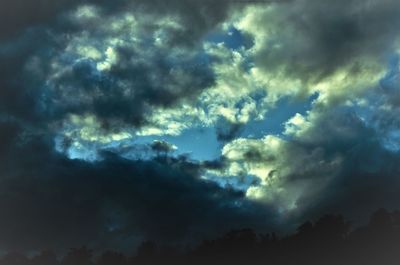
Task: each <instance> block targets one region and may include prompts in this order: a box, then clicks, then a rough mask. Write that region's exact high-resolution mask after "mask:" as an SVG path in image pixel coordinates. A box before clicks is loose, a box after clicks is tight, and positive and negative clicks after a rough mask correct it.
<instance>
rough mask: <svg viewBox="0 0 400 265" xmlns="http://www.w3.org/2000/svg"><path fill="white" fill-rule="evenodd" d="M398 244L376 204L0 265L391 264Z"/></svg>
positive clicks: (15, 256)
mask: <svg viewBox="0 0 400 265" xmlns="http://www.w3.org/2000/svg"><path fill="white" fill-rule="evenodd" d="M399 244H400V211H398V210H397V211H393V212H389V211H387V210H386V209H379V210H377V211H375V212H374V213H373V214H372V215H371V216H370V219H369V221H368V224H366V225H364V226H360V227H354V226H353V225H352V224H351V222H349V221H347V220H346V219H345V218H344V217H343V216H342V215H332V214H327V215H324V216H323V217H321V218H319V219H318V220H316V221H315V222H310V221H306V222H305V223H303V224H302V225H300V226H299V227H298V228H297V229H296V231H295V232H294V233H293V234H290V235H285V236H279V235H277V234H276V233H274V232H270V233H266V234H259V233H257V232H256V231H254V230H252V229H250V228H243V229H238V230H230V231H229V232H227V233H226V234H224V235H223V236H220V237H218V238H215V239H204V240H202V241H201V242H199V243H196V244H194V245H192V246H174V245H168V244H165V245H158V244H157V242H154V241H144V242H142V243H141V244H139V246H137V247H136V250H135V251H132V252H131V253H122V252H118V251H114V250H105V251H96V250H93V249H90V248H88V247H87V246H82V247H77V248H70V249H69V250H68V251H65V252H64V254H60V253H58V254H56V253H55V252H53V251H52V250H50V249H48V250H44V251H41V252H40V253H36V254H31V255H29V256H28V255H26V254H23V253H18V252H16V251H14V252H9V253H7V254H4V255H2V256H0V265H58V264H60V265H131V264H132V265H144V264H146V265H158V264H163V265H168V264H171V265H172V264H175V265H179V264H182V265H183V264H193V265H194V264H199V265H202V264H210V265H212V264H220V265H224V264H229V265H245V264H251V265H258V264H275V265H276V264H282V265H283V264H284V265H292V264H297V265H302V264H308V265H312V264H316V265H317V264H342V265H346V264H348V265H350V264H351V265H369V264H371V265H372V264H385V265H392V264H393V265H395V264H398V261H399V260H400V252H399V251H398V250H399Z"/></svg>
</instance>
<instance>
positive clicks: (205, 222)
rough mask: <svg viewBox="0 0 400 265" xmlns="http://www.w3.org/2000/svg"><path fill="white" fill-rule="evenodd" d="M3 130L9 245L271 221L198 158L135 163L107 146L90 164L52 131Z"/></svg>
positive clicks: (200, 232)
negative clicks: (56, 143) (208, 177)
mask: <svg viewBox="0 0 400 265" xmlns="http://www.w3.org/2000/svg"><path fill="white" fill-rule="evenodd" d="M0 131H1V135H0V136H1V149H0V155H1V157H2V161H4V163H2V165H1V167H0V168H1V172H2V173H1V177H0V183H1V185H0V186H1V188H0V198H1V203H0V214H1V216H3V218H2V219H1V221H0V235H1V240H0V248H1V249H3V250H7V249H20V250H35V249H36V250H38V249H42V248H56V249H65V248H68V247H72V246H76V245H83V244H88V245H89V246H92V247H95V248H96V249H97V248H98V249H100V248H110V247H112V248H121V249H123V250H130V249H131V248H132V245H134V244H136V243H138V242H140V241H141V240H142V239H155V240H158V241H160V242H163V241H164V242H168V243H171V242H181V243H182V242H191V241H192V240H196V239H200V238H203V237H204V236H205V235H212V234H215V233H218V232H219V231H220V230H224V229H225V228H226V227H243V226H246V225H248V226H256V227H259V228H266V227H268V225H270V224H272V222H273V221H272V219H271V221H269V222H268V223H267V222H266V220H267V219H266V218H267V217H268V216H269V213H267V212H268V211H262V213H261V211H260V208H259V206H257V204H255V203H251V202H249V201H247V200H246V199H245V198H244V197H243V193H241V192H235V191H233V190H224V189H222V188H220V187H218V186H217V185H216V184H213V183H211V182H206V181H204V180H201V179H200V172H201V170H202V169H201V168H202V166H201V165H199V164H196V163H194V162H190V161H187V160H184V159H177V158H168V160H164V158H162V157H161V158H158V159H154V160H148V161H136V162H135V161H130V160H125V159H122V158H120V157H119V156H117V155H114V154H111V153H109V154H103V155H104V160H102V161H99V162H96V163H88V162H83V161H80V160H70V159H67V158H66V157H64V156H63V155H62V154H60V153H57V152H55V151H54V150H53V149H52V142H51V140H50V141H49V140H48V139H47V137H46V136H43V137H39V138H38V137H35V138H33V139H30V140H27V141H22V140H21V138H20V137H21V133H22V131H21V130H20V128H19V126H18V125H15V124H14V123H13V122H7V123H4V122H3V123H1V130H0ZM216 220H218V221H216Z"/></svg>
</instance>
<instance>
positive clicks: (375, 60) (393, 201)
mask: <svg viewBox="0 0 400 265" xmlns="http://www.w3.org/2000/svg"><path fill="white" fill-rule="evenodd" d="M250 2H251V1H249V3H245V2H244V1H243V2H242V1H228V0H225V1H224V0H221V1H208V0H207V1H197V0H187V1H183V0H171V1H161V0H151V1H145V0H137V1H128V0H118V1H113V2H112V3H111V2H110V1H95V0H88V1H83V0H73V1H64V0H59V1H48V0H40V1H33V0H32V1H31V0H14V1H10V0H5V1H2V2H1V3H0V161H1V163H0V252H1V251H2V250H5V251H8V250H22V251H32V250H40V249H47V248H53V249H56V250H63V249H66V248H69V247H76V246H80V245H89V246H90V247H93V248H95V249H107V248H111V249H120V250H123V251H130V250H131V248H132V249H133V246H134V245H135V244H138V243H139V242H141V241H142V240H147V239H152V240H156V241H160V242H168V243H177V244H181V245H184V244H185V243H187V242H189V243H192V242H193V241H196V240H199V239H203V238H205V237H209V236H214V235H216V234H219V233H222V232H225V231H226V230H228V229H230V228H238V229H239V228H244V227H251V228H254V229H256V230H257V231H267V230H269V231H271V230H275V231H285V232H286V231H288V230H291V229H292V228H293V227H295V226H297V225H298V224H299V223H300V222H301V221H304V220H305V219H307V218H317V217H319V216H320V215H321V214H324V213H328V212H331V213H343V214H345V215H346V216H348V217H350V218H352V220H354V221H356V222H363V220H364V219H363V218H364V217H366V216H367V215H368V214H370V213H371V212H372V211H373V210H375V209H376V208H379V207H388V208H398V207H400V205H399V203H398V202H399V199H400V198H399V195H398V194H400V193H399V190H400V182H399V174H400V167H399V165H400V154H399V150H400V144H399V141H400V136H399V135H400V132H399V129H398V128H399V124H400V122H399V118H398V117H399V115H398V114H399V102H400V100H399V98H400V96H399V82H398V79H399V78H398V77H399V70H398V68H399V63H398V61H399V59H398V56H397V55H394V54H395V53H396V52H398V49H399V47H400V45H399V44H400V42H399V41H398V40H399V38H398V35H399V33H400V32H399V29H400V27H399V26H400V16H399V13H400V2H399V1H396V0H383V1H378V0H371V1H361V0H347V1H344V0H343V1H341V0H340V1H330V2H327V1H318V0H297V1H296V0H294V1H260V2H265V3H260V2H259V3H250ZM267 2H268V3H267ZM271 2H273V3H271ZM246 7H253V11H251V12H252V13H251V12H250V11H248V9H246ZM249 10H251V9H249ZM246 12H250V14H247V13H246ZM237 17H239V20H240V19H244V20H245V22H246V21H250V23H248V24H246V23H238V25H236V26H237V29H235V30H236V31H237V32H236V33H235V34H238V35H239V34H242V35H241V36H246V41H247V38H249V39H250V38H252V42H251V43H252V45H251V47H250V46H249V47H247V46H246V45H240V44H241V43H240V40H236V39H234V40H231V41H232V42H238V43H233V44H234V45H232V46H235V47H236V46H237V47H239V48H237V49H231V48H229V47H227V45H226V43H224V42H221V43H212V40H209V39H210V38H211V37H210V33H215V32H220V31H224V30H226V28H232V27H234V25H235V23H236V21H234V20H235V19H237ZM242 22H243V21H242ZM224 23H225V24H224ZM239 24H240V25H239ZM229 34H230V36H231V37H232V35H234V34H233V33H232V32H230V33H229ZM236 37H237V36H236ZM221 38H222V37H221ZM232 38H234V37H232ZM238 39H240V38H238ZM224 45H225V46H224ZM210 47H211V48H210ZM211 53H213V54H211ZM223 53H226V54H223ZM221 54H223V55H221ZM213 56H214V57H216V58H218V59H216V60H215V61H217V63H215V61H213V59H211V58H212V57H213ZM226 58H229V60H228V61H227V62H225V61H226V60H227V59H226ZM388 58H389V59H390V60H391V61H390V65H389V70H388V71H387V72H388V73H387V74H386V75H385V76H383V77H382V79H381V82H380V83H377V84H374V85H371V86H368V87H366V88H364V87H362V88H359V87H356V85H354V83H357V84H359V83H361V84H364V83H363V82H358V80H355V81H354V80H353V79H352V77H353V76H357V78H358V77H359V76H362V75H359V73H360V72H362V69H364V68H365V65H369V63H370V62H371V64H373V65H379V67H376V68H374V67H372V68H371V69H373V70H374V71H375V70H377V69H379V70H381V68H382V69H384V68H385V67H386V60H387V59H388ZM238 62H239V63H238ZM244 64H245V65H246V67H242V66H240V67H237V66H238V65H244ZM382 65H383V66H382ZM229 67H232V68H233V70H232V69H230V68H229ZM235 67H236V68H235ZM242 68H246V69H242ZM367 68H368V67H367ZM227 69H228V70H227ZM377 71H378V70H377ZM342 72H344V73H345V74H343V76H344V77H343V76H341V75H340V74H341V73H342ZM337 73H339V77H338V78H336V76H335V74H337ZM368 73H369V72H368ZM374 74H375V73H374ZM377 74H378V73H377ZM263 75H265V76H266V77H265V76H263ZM221 76H222V77H221ZM276 76H279V78H281V79H279V78H278V79H277V80H278V81H279V82H275V80H274V78H275V77H276ZM332 76H333V77H332ZM329 77H332V78H331V79H329ZM223 78H225V79H229V80H228V81H226V80H222V79H223ZM251 78H253V79H254V80H253V79H251ZM263 78H264V79H267V82H266V85H265V87H264V86H263V85H260V82H259V81H260V80H263ZM362 78H364V79H369V76H368V77H365V76H362ZM325 79H326V80H328V81H327V82H325V83H324V84H323V85H320V83H319V82H320V81H321V80H325ZM354 79H356V78H354ZM371 79H373V78H372V77H371ZM243 80H244V81H243ZM287 80H289V81H287ZM292 80H295V81H296V83H295V85H293V82H291V81H292ZM286 81H287V82H286ZM309 81H310V82H309ZM353 81H354V82H353ZM367 81H368V80H367ZM341 82H344V83H345V85H341V84H342V83H341ZM275 83H277V84H275ZM365 83H366V84H368V85H369V83H368V82H365ZM304 84H306V87H305V89H303V87H302V86H303V85H304ZM349 84H350V85H349ZM307 85H309V86H307ZM236 86H237V87H236ZM259 86H263V87H262V88H260V89H261V90H262V91H261V92H260V91H255V90H256V89H258V87H259ZM291 86H296V87H294V88H293V87H291ZM297 86H299V87H297ZM232 87H233V88H232ZM275 87H279V89H278V92H276V91H273V88H275ZM353 87H356V88H354V89H353ZM212 89H214V90H221V91H222V92H221V93H220V94H218V93H214V94H213V93H211V92H210V90H212ZM214 90H213V91H214ZM247 90H249V91H247ZM300 90H301V92H302V93H305V94H307V91H309V90H313V94H315V95H317V96H316V97H315V99H313V101H312V102H311V103H310V102H308V103H310V105H311V107H310V109H308V110H306V111H304V113H303V114H299V113H297V114H295V116H294V117H292V118H291V119H290V120H288V121H284V122H283V125H284V126H282V127H284V128H285V130H284V131H281V132H279V133H276V134H274V135H272V134H268V132H265V137H264V138H262V139H255V138H248V139H245V138H241V137H242V135H241V133H242V131H243V130H242V129H243V128H244V127H245V126H246V124H247V123H251V122H253V120H251V119H252V118H253V117H252V116H251V115H253V113H256V114H258V117H257V124H261V123H262V122H261V121H262V119H264V118H265V117H264V116H263V115H264V113H267V114H266V115H268V114H269V113H268V112H267V111H266V109H270V108H272V107H276V105H277V104H276V102H277V101H278V100H279V99H280V97H281V95H285V96H288V97H291V96H293V97H295V98H296V99H298V100H301V99H299V97H298V94H299V93H298V91H300ZM303 90H304V91H306V92H304V91H303ZM227 91H228V92H227ZM243 91H245V92H246V91H247V92H248V95H251V94H258V92H260V93H259V94H260V95H262V96H260V99H259V101H260V102H257V104H255V103H254V101H252V100H253V99H252V98H251V96H247V97H246V95H247V94H245V92H243ZM287 91H289V92H287ZM290 91H295V92H293V93H292V94H293V95H291V92H290ZM355 91H356V92H355ZM206 92H210V94H207V93H206ZM214 92H215V91H214ZM236 93H237V95H239V96H237V97H238V98H239V97H241V96H242V94H244V95H245V96H243V98H242V99H241V100H238V102H242V103H243V104H235V102H234V98H235V95H236ZM241 93H242V94H241ZM274 93H275V94H274ZM264 95H265V98H267V97H269V96H271V95H272V96H271V98H273V97H274V96H275V95H278V96H276V98H275V99H274V100H275V101H273V100H271V102H264V101H263V100H264ZM343 95H344V96H343ZM225 97H226V98H225ZM304 98H307V97H304ZM257 100H258V99H257ZM329 100H331V101H335V102H336V103H337V104H335V105H330V104H328V103H327V102H330V101H329ZM266 101H267V100H266ZM205 102H206V103H205ZM232 102H233V103H232ZM253 103H254V104H253ZM308 103H307V104H308ZM203 104H204V105H207V104H208V105H207V107H205V108H204V109H202V108H201V107H202V106H203ZM268 104H270V106H269V105H268ZM307 104H306V105H307ZM230 105H232V106H240V107H237V109H239V108H240V110H237V109H236V112H235V111H232V109H230V108H229V106H230ZM264 105H268V106H267V107H264ZM261 108H265V109H261ZM174 111H175V112H174ZM178 111H179V113H178ZM288 112H289V110H288ZM290 112H292V111H291V110H290ZM171 113H172V114H171ZM215 113H217V114H218V115H219V116H218V115H216V114H215ZM260 113H261V114H260ZM174 115H175V116H177V117H178V116H179V115H181V116H184V115H188V116H189V115H192V116H195V118H187V120H185V122H184V126H181V124H179V122H178V121H176V120H175V119H174V118H176V117H175V116H174ZM213 115H214V116H213ZM285 115H286V113H285ZM285 115H283V116H285ZM290 115H292V114H290ZM290 115H289V116H290ZM171 116H172V118H171ZM181 116H179V118H180V117H181ZM192 116H190V117H192ZM215 116H216V117H217V118H215ZM184 117H186V116H184ZM176 119H177V120H178V118H176ZM196 119H199V120H201V121H202V122H203V123H201V124H200V125H198V124H196V123H195V122H194V120H196ZM277 119H279V117H278V118H277ZM248 120H251V121H248ZM266 120H267V121H270V120H271V121H274V117H272V118H271V119H266ZM82 124H83V125H82ZM164 124H167V125H168V126H170V127H171V128H173V129H176V131H178V133H176V131H174V133H175V134H177V135H178V136H181V135H179V134H180V133H181V132H182V130H190V129H196V130H197V129H199V127H200V129H203V128H201V127H207V128H206V129H209V128H208V127H211V128H212V130H210V131H212V132H215V135H213V136H215V138H216V142H218V143H214V144H215V145H217V144H219V145H220V146H219V147H218V148H221V150H218V154H217V155H216V156H217V157H216V158H215V157H213V158H210V159H203V160H195V159H193V158H192V157H191V156H190V155H187V154H182V153H180V146H179V144H180V143H181V142H179V139H178V140H177V141H175V142H174V140H176V138H173V137H172V136H171V135H173V136H176V135H174V133H170V132H168V133H167V132H165V131H161V132H158V131H157V130H154V128H153V127H157V126H160V127H161V125H164ZM74 126H75V127H74ZM79 126H81V127H79ZM152 126H153V127H152ZM179 126H181V127H179ZM255 127H256V125H254V128H255ZM71 128H73V129H75V131H69V130H72V129H71ZM127 128H128V129H127ZM149 128H150V129H149ZM157 128H159V127H157ZM182 128H183V129H182ZM146 129H148V131H150V133H149V132H148V131H146ZM151 129H153V130H151ZM260 130H261V129H260ZM154 131H156V132H157V133H154ZM204 131H206V130H204ZM121 132H124V133H125V134H124V135H122V136H123V137H125V138H123V137H122V136H121V134H119V133H121ZM143 132H147V134H146V133H143ZM140 133H142V134H140ZM168 134H171V135H168ZM127 135H128V136H127ZM164 135H168V136H170V138H169V139H164V138H162V137H161V136H164ZM204 135H205V133H204V134H201V137H203V136H204ZM257 135H259V134H257ZM178 136H176V137H178ZM140 137H149V138H146V140H148V139H150V140H149V141H150V143H141V142H140V140H141V139H142V138H140ZM152 137H153V138H152ZM182 137H183V136H182ZM199 137H200V136H199ZM199 137H197V136H196V138H195V137H194V136H193V137H191V136H189V137H187V138H185V139H184V140H182V142H183V143H185V144H186V145H189V146H190V147H192V146H195V144H196V143H198V141H203V142H202V143H201V144H200V145H196V148H198V149H199V150H200V151H204V150H206V149H207V148H208V147H210V148H209V149H210V150H211V149H212V147H213V146H210V142H211V140H210V139H208V138H207V136H204V137H205V140H204V139H200V138H199ZM60 138H62V139H63V140H61V144H60V145H59V146H61V147H60V148H57V140H58V139H60ZM122 138H123V139H122ZM82 139H83V140H82ZM121 139H122V140H121ZM127 139H128V140H127ZM199 139H200V140H199ZM79 140H82V142H83V141H86V142H87V143H89V144H88V146H90V148H92V149H91V150H90V151H91V152H92V153H95V154H96V155H95V159H92V160H91V161H88V159H86V160H85V157H83V156H81V157H79V154H78V155H76V157H77V158H78V159H72V158H75V157H74V156H72V155H71V152H73V151H74V150H75V151H76V150H81V149H82V146H81V145H82V144H81V142H79ZM169 140H171V143H170V141H169ZM135 141H137V142H135ZM172 143H173V144H172ZM99 146H101V147H102V148H100V147H99ZM199 146H200V147H199ZM73 148H75V149H73ZM79 148H81V149H79ZM71 150H72V151H71ZM100 150H102V151H100ZM104 150H106V151H104ZM207 150H208V149H207ZM186 151H187V150H184V152H186ZM195 151H196V150H193V152H195ZM68 152H70V153H68ZM76 152H77V151H76ZM232 183H233V184H232ZM237 183H238V184H237ZM234 184H237V186H238V187H239V188H238V187H236V186H235V185H234Z"/></svg>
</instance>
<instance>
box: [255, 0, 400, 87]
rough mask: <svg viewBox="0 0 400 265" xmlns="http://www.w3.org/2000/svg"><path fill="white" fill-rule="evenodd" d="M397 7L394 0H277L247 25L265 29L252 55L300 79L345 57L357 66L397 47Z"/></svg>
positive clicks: (326, 70)
mask: <svg viewBox="0 0 400 265" xmlns="http://www.w3.org/2000/svg"><path fill="white" fill-rule="evenodd" d="M399 11H400V4H399V2H398V1H395V0H384V1H379V0H373V1H359V0H350V1H330V2H329V3H327V2H321V1H318V0H299V1H293V2H290V3H287V4H282V5H280V6H277V8H276V10H275V11H273V12H272V13H267V14H265V16H263V17H259V18H257V19H256V20H255V21H254V22H255V23H257V24H255V25H252V26H254V27H258V29H259V32H260V33H261V34H262V32H263V28H264V29H265V30H264V31H265V32H268V35H267V36H268V37H267V38H266V40H265V43H263V44H262V46H263V48H261V49H260V51H259V52H258V54H257V55H256V56H255V60H256V61H257V63H258V65H260V66H261V65H262V66H263V67H265V69H267V70H269V71H274V70H276V71H282V70H283V71H285V74H286V75H287V76H288V77H289V76H291V77H300V78H302V79H303V80H308V79H311V78H314V80H313V81H318V79H319V78H323V77H326V76H327V75H330V74H332V73H333V72H334V71H335V70H337V69H338V68H341V67H343V66H344V65H347V64H349V63H355V64H354V67H353V69H352V71H354V72H357V71H359V70H360V69H361V68H362V67H363V60H365V59H366V58H367V59H372V60H376V62H379V63H380V62H382V61H383V60H384V59H385V56H386V54H387V53H388V52H392V51H393V50H396V49H397V48H396V47H395V46H396V45H397V42H396V39H397V36H398V34H399V24H400V19H399V16H398V15H397V14H398V12H399ZM271 25H272V27H276V28H272V29H271ZM278 28H279V30H277V31H275V29H278ZM271 47H275V48H274V49H271Z"/></svg>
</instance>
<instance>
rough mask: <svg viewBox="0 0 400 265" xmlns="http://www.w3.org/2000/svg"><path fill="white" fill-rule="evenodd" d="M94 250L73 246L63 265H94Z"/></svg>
mask: <svg viewBox="0 0 400 265" xmlns="http://www.w3.org/2000/svg"><path fill="white" fill-rule="evenodd" d="M92 257H93V251H92V250H90V249H88V248H86V247H81V248H72V249H71V250H70V251H69V252H68V254H67V255H66V256H65V257H64V258H63V260H62V262H61V265H93V263H92Z"/></svg>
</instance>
